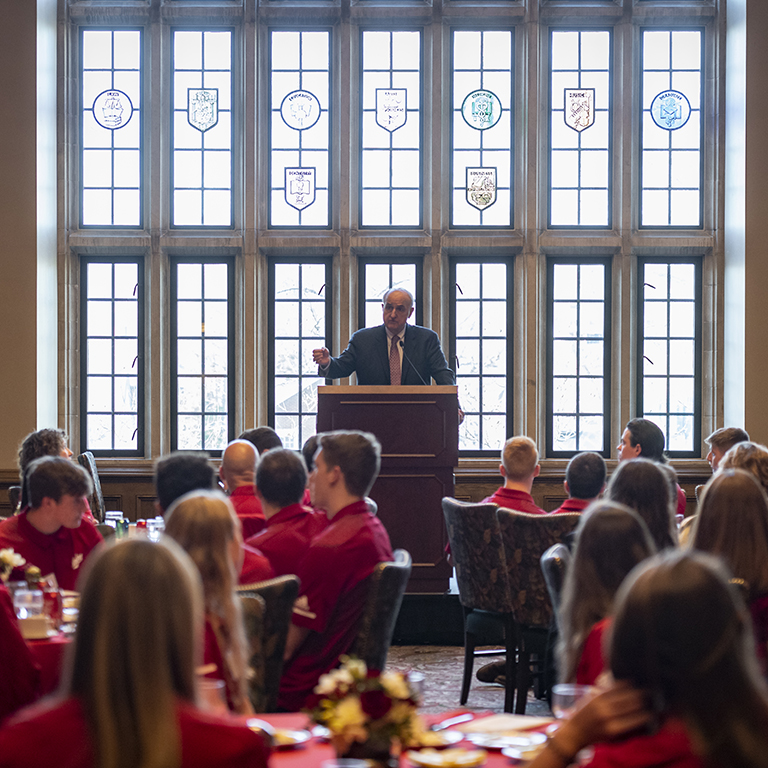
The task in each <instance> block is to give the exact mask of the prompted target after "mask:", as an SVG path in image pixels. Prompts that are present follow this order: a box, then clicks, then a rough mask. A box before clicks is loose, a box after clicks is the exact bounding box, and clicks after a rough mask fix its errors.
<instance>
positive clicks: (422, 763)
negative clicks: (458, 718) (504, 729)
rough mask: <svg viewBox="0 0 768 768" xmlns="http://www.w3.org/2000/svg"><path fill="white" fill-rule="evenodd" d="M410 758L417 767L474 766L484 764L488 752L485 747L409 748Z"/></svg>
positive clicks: (454, 767)
mask: <svg viewBox="0 0 768 768" xmlns="http://www.w3.org/2000/svg"><path fill="white" fill-rule="evenodd" d="M405 756H406V757H407V758H408V760H409V761H410V762H411V763H412V764H413V765H415V766H417V768H474V767H475V766H478V765H482V764H483V763H484V762H485V758H486V757H488V753H487V752H486V751H485V750H484V749H462V748H461V747H457V748H455V749H444V750H442V751H440V752H438V751H437V750H436V749H422V750H421V751H419V752H414V751H412V750H409V751H408V752H406V753H405Z"/></svg>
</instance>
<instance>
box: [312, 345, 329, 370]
mask: <svg viewBox="0 0 768 768" xmlns="http://www.w3.org/2000/svg"><path fill="white" fill-rule="evenodd" d="M312 359H313V360H314V361H315V362H316V363H317V364H318V365H319V366H320V367H321V368H325V367H326V366H328V365H329V364H330V362H331V353H330V352H329V351H328V350H327V349H326V348H325V347H322V348H321V349H313V350H312Z"/></svg>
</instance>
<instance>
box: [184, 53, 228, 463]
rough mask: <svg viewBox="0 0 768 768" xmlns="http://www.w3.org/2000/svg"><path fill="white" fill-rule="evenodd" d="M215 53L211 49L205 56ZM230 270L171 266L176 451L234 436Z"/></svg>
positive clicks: (221, 265)
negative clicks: (231, 414) (172, 277)
mask: <svg viewBox="0 0 768 768" xmlns="http://www.w3.org/2000/svg"><path fill="white" fill-rule="evenodd" d="M192 53H194V51H192ZM220 53H221V52H220V50H219V49H214V52H213V53H210V54H209V56H210V58H214V54H215V55H220ZM231 269H232V267H231V265H230V264H229V263H227V262H222V261H218V262H202V261H199V262H176V263H175V264H174V265H173V270H174V273H175V274H174V277H175V279H174V280H173V281H172V292H173V295H172V297H171V301H172V302H173V310H172V312H171V316H172V322H173V327H172V329H171V333H172V334H173V338H174V339H176V341H175V351H176V354H175V367H174V369H173V370H172V382H171V387H172V393H173V397H172V404H173V408H174V413H173V414H172V418H173V419H175V426H176V430H175V431H176V446H175V448H177V449H179V450H198V451H200V450H204V451H219V450H223V449H224V448H225V447H226V445H227V442H228V441H229V440H230V439H231V436H232V433H233V423H232V419H231V416H230V411H231V405H232V404H231V403H230V402H229V401H230V389H231V388H230V383H231V380H232V376H233V374H234V371H232V359H233V337H232V334H231V331H230V315H231V307H230V301H231V299H230V298H229V296H230V295H231V293H232V276H231ZM223 288H224V290H223Z"/></svg>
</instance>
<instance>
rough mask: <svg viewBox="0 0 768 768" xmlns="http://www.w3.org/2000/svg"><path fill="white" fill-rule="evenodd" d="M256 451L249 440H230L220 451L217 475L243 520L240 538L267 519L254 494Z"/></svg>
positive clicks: (251, 533)
mask: <svg viewBox="0 0 768 768" xmlns="http://www.w3.org/2000/svg"><path fill="white" fill-rule="evenodd" d="M258 461H259V454H258V453H257V451H256V449H255V448H254V447H253V444H252V443H250V442H249V441H248V440H233V441H232V442H231V443H230V444H229V445H228V446H227V447H226V449H225V450H224V453H222V455H221V467H219V477H220V478H221V480H222V482H223V483H224V489H225V490H226V492H227V494H228V495H229V500H230V501H231V502H232V506H233V507H234V508H235V512H236V513H237V516H238V517H239V518H240V522H241V523H242V524H243V538H245V539H247V538H249V537H251V536H253V535H254V534H255V533H258V532H259V531H260V530H261V529H262V528H264V525H265V523H266V520H265V518H264V511H263V510H262V508H261V501H260V500H259V498H258V497H257V496H256V493H255V491H256V486H255V485H254V483H255V482H256V465H257V464H258Z"/></svg>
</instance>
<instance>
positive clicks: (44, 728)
mask: <svg viewBox="0 0 768 768" xmlns="http://www.w3.org/2000/svg"><path fill="white" fill-rule="evenodd" d="M175 706H176V722H177V724H178V729H179V741H180V742H181V756H180V757H181V760H180V763H179V768H210V766H216V768H242V767H243V766H248V768H267V757H268V755H269V747H268V746H267V745H266V744H265V743H264V740H263V738H262V737H261V736H260V735H259V734H258V733H255V732H254V731H252V730H251V729H250V728H248V726H247V725H245V722H244V720H243V719H242V718H233V717H229V716H220V715H216V714H213V713H209V712H204V711H202V710H200V709H197V708H196V707H194V706H193V705H192V704H190V703H189V702H186V701H183V700H181V699H177V700H176V704H175ZM41 736H42V738H41ZM0 764H1V765H2V766H3V768H21V766H28V765H41V766H42V765H46V766H48V765H51V766H52V765H55V766H60V767H61V768H94V767H95V766H96V765H98V762H97V760H96V756H95V754H94V749H93V739H92V738H91V734H90V733H89V725H88V723H87V722H86V719H85V713H84V712H83V707H82V705H81V704H80V702H79V700H78V699H76V698H74V697H73V698H68V699H64V700H63V701H56V700H52V701H47V702H45V703H41V704H39V705H37V706H35V707H33V708H30V709H28V710H26V711H24V712H23V713H21V714H20V715H19V716H18V717H16V718H14V719H13V720H12V721H11V722H10V723H9V724H8V725H7V726H6V727H5V728H3V729H2V731H0Z"/></svg>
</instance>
